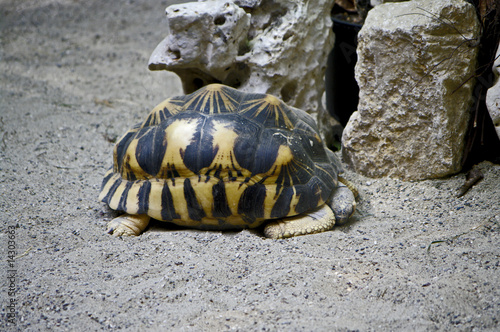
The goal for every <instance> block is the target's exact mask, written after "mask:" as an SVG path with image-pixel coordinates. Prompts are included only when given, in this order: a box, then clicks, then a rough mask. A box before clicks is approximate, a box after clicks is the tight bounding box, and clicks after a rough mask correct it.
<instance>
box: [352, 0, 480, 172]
mask: <svg viewBox="0 0 500 332" xmlns="http://www.w3.org/2000/svg"><path fill="white" fill-rule="evenodd" d="M479 34H480V29H479V22H478V20H477V17H476V13H475V10H474V7H473V6H472V5H471V4H469V3H467V2H465V1H461V0H440V1H434V0H414V1H410V2H401V3H386V4H382V5H379V6H377V7H375V8H374V9H372V10H371V11H370V12H369V14H368V17H367V19H366V22H365V24H364V26H363V28H362V29H361V31H360V34H359V36H358V50H357V52H358V63H357V65H356V80H357V82H358V85H359V88H360V95H359V97H360V101H359V105H358V110H357V111H356V112H355V113H354V114H353V115H352V117H351V118H350V120H349V123H348V124H347V126H346V128H345V130H344V133H343V139H342V141H343V142H342V144H343V147H342V151H343V153H342V154H343V158H344V160H345V162H346V163H347V164H349V165H350V167H351V168H352V169H354V170H355V171H356V172H359V173H362V174H364V175H367V176H371V177H382V176H390V177H395V178H401V179H407V180H418V179H427V178H437V177H443V176H446V175H449V174H452V173H455V172H458V171H460V169H461V160H462V154H463V148H464V137H465V134H466V131H467V122H468V119H469V107H470V104H471V98H472V88H473V84H474V80H468V79H469V78H470V77H471V76H473V75H474V71H475V68H476V58H477V43H475V40H476V38H478V37H479Z"/></svg>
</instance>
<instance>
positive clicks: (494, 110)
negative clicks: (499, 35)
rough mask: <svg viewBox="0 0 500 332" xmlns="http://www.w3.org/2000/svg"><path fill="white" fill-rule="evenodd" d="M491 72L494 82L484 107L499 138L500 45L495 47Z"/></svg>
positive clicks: (487, 94)
mask: <svg viewBox="0 0 500 332" xmlns="http://www.w3.org/2000/svg"><path fill="white" fill-rule="evenodd" d="M493 73H494V74H495V81H496V83H495V84H494V85H493V86H492V87H491V88H489V89H488V92H487V93H486V107H487V108H488V112H489V113H490V117H491V120H493V125H494V126H495V130H496V132H497V135H498V138H500V79H499V76H500V46H499V47H498V49H497V54H496V61H495V63H494V64H493Z"/></svg>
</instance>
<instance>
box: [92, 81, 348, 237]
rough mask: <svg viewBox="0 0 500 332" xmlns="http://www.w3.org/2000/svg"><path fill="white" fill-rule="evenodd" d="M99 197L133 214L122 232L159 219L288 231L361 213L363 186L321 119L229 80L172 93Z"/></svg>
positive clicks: (121, 152) (118, 228)
mask: <svg viewBox="0 0 500 332" xmlns="http://www.w3.org/2000/svg"><path fill="white" fill-rule="evenodd" d="M113 155H114V163H113V167H112V168H111V169H110V170H109V171H108V172H107V173H106V175H105V177H104V180H103V183H102V189H101V194H100V196H99V199H100V200H102V201H103V202H105V203H107V204H108V205H109V207H110V208H111V209H114V210H119V211H124V212H125V214H124V215H122V216H120V217H118V218H115V219H113V220H112V221H111V222H110V223H109V224H108V233H110V234H113V235H115V236H122V235H139V234H140V233H141V232H142V231H143V230H144V229H145V228H146V227H147V225H148V223H149V221H150V218H154V219H157V220H160V221H167V222H172V223H175V224H177V225H181V226H184V227H191V228H198V229H205V230H225V229H244V228H255V227H258V226H260V225H261V224H263V223H266V226H265V228H264V235H265V236H267V237H271V238H284V237H291V236H296V235H304V234H311V233H318V232H322V231H327V230H329V229H331V228H333V226H334V225H335V224H336V223H337V224H342V223H344V222H345V221H347V219H348V218H349V217H350V216H351V215H352V214H353V213H354V210H355V207H356V202H355V195H356V193H355V191H354V190H355V189H349V188H348V187H349V186H346V185H342V184H340V183H339V179H340V180H342V178H340V177H339V174H340V173H341V172H342V169H341V164H340V161H339V159H338V158H337V157H336V156H335V155H334V153H333V152H332V151H330V150H329V149H328V148H326V147H325V144H324V143H323V141H322V140H321V138H320V136H319V132H318V129H317V126H316V124H315V121H314V119H313V118H312V117H311V116H310V115H309V114H307V113H306V112H304V111H302V110H299V109H296V108H293V107H290V106H287V105H286V104H285V103H284V102H282V101H281V100H280V99H278V98H276V97H274V96H272V95H269V94H259V93H244V92H241V91H238V90H236V89H233V88H231V87H228V86H225V85H221V84H211V85H207V86H205V87H203V88H201V89H199V90H197V91H195V92H193V93H191V94H188V95H184V96H180V97H173V98H169V99H167V100H165V101H163V102H162V103H160V104H159V105H158V106H156V107H155V108H154V109H153V110H152V111H151V113H150V114H149V116H148V117H147V118H146V120H145V121H144V122H143V123H140V124H137V125H136V126H134V127H133V128H132V129H130V130H129V131H128V132H127V133H125V135H123V136H122V137H121V138H120V139H119V141H118V142H117V143H116V145H115V148H114V153H113Z"/></svg>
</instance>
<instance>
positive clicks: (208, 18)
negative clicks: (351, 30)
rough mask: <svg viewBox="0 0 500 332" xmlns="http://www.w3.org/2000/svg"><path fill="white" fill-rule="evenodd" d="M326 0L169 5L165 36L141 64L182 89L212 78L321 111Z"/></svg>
mask: <svg viewBox="0 0 500 332" xmlns="http://www.w3.org/2000/svg"><path fill="white" fill-rule="evenodd" d="M333 3H334V2H333V1H330V0H311V1H305V0H282V1H273V0H239V1H238V0H227V1H218V0H215V1H204V2H196V3H185V4H179V5H173V6H170V7H168V8H167V10H166V14H167V24H168V27H169V34H168V36H167V37H166V38H165V39H164V40H163V41H162V42H161V43H160V44H159V45H158V47H157V48H156V49H155V51H154V52H153V54H152V55H151V58H150V64H149V67H150V69H152V70H163V69H166V70H170V71H173V72H175V73H176V74H178V75H179V77H180V78H181V80H182V83H183V87H184V91H185V92H186V93H190V92H192V91H194V90H196V89H198V88H200V87H201V86H204V85H207V84H210V83H214V82H217V83H223V84H227V85H229V86H232V87H235V88H238V89H239V90H241V91H245V92H258V93H269V94H273V95H275V96H277V97H279V98H281V99H283V101H285V102H286V103H287V104H289V105H291V106H294V107H297V108H300V109H302V110H305V111H307V112H308V113H312V114H314V113H316V112H323V107H322V103H321V97H322V96H323V93H324V89H325V88H324V73H325V69H326V62H327V61H326V60H327V57H328V53H329V52H330V50H331V49H332V47H333V41H334V36H333V32H332V29H331V25H332V23H331V19H330V11H331V8H332V6H333Z"/></svg>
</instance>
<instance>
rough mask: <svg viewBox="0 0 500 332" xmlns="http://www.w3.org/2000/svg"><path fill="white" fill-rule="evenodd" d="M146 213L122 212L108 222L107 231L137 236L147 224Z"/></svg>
mask: <svg viewBox="0 0 500 332" xmlns="http://www.w3.org/2000/svg"><path fill="white" fill-rule="evenodd" d="M150 219H151V218H150V217H149V216H148V215H147V214H127V213H126V214H123V215H121V216H119V217H118V218H115V219H113V220H111V221H110V222H109V223H108V229H107V232H108V233H109V234H113V235H114V236H137V235H139V234H141V233H142V231H143V230H145V229H146V227H147V226H148V224H149V220H150Z"/></svg>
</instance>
